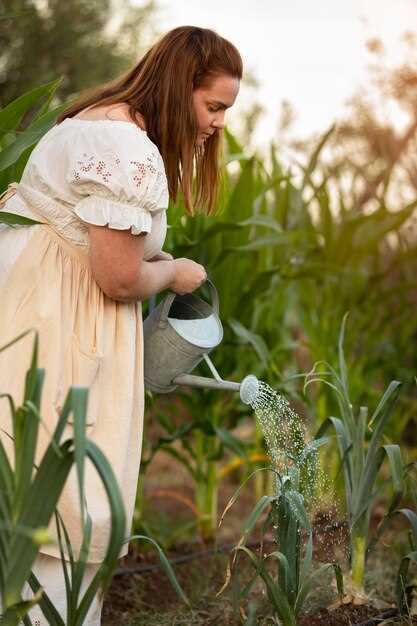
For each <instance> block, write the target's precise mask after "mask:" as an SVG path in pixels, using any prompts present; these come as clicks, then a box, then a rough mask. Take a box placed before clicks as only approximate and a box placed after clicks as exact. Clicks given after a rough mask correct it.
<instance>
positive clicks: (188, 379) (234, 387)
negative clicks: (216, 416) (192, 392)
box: [172, 374, 259, 404]
mask: <svg viewBox="0 0 417 626" xmlns="http://www.w3.org/2000/svg"><path fill="white" fill-rule="evenodd" d="M172 382H173V383H174V384H175V385H185V386H188V387H203V388H204V389H218V390H220V391H238V392H239V394H240V399H241V400H242V402H243V403H244V404H252V403H253V402H254V401H255V399H256V397H257V395H258V392H259V381H258V379H257V378H256V376H253V374H249V376H246V377H245V378H244V379H243V380H242V382H241V383H236V382H233V381H230V380H216V379H213V378H206V377H204V376H194V374H180V375H179V376H176V377H175V378H174V380H173V381H172Z"/></svg>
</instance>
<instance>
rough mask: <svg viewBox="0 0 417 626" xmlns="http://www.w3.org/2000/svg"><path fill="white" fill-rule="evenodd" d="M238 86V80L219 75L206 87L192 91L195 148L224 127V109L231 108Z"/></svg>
mask: <svg viewBox="0 0 417 626" xmlns="http://www.w3.org/2000/svg"><path fill="white" fill-rule="evenodd" d="M239 86H240V82H239V79H238V78H232V77H231V76H229V75H227V74H220V75H219V76H216V77H215V78H213V79H212V80H211V82H210V84H209V85H208V86H206V87H199V88H198V89H195V90H194V92H193V104H194V111H195V114H196V118H197V124H198V135H197V141H196V145H197V146H201V145H203V144H204V142H205V140H206V139H208V137H209V136H210V135H212V134H213V133H215V132H216V131H217V130H218V129H219V128H223V127H224V124H225V122H224V116H225V112H226V109H228V108H229V107H231V106H233V104H234V102H235V100H236V96H237V94H238V92H239Z"/></svg>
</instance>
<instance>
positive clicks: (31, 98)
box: [0, 79, 61, 138]
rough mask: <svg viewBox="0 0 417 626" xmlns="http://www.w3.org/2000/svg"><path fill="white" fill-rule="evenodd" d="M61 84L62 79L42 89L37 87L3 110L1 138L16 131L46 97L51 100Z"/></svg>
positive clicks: (1, 113)
mask: <svg viewBox="0 0 417 626" xmlns="http://www.w3.org/2000/svg"><path fill="white" fill-rule="evenodd" d="M60 82H61V79H59V80H54V81H52V82H50V83H47V84H46V85H41V86H40V87H35V88H34V89H32V90H31V91H28V92H26V93H24V94H23V95H21V96H19V98H16V100H13V101H12V102H10V103H9V104H8V105H7V106H5V107H4V108H3V109H1V110H0V138H1V137H2V136H3V135H5V134H6V133H9V132H10V131H14V130H16V128H17V127H18V126H19V124H20V122H21V120H22V118H23V116H24V115H25V114H26V113H28V111H30V109H31V108H32V107H34V106H35V105H36V104H38V103H39V102H40V100H42V99H43V98H45V97H47V98H48V100H49V99H50V97H51V96H52V95H53V94H54V93H55V91H56V90H57V88H58V86H59V84H60Z"/></svg>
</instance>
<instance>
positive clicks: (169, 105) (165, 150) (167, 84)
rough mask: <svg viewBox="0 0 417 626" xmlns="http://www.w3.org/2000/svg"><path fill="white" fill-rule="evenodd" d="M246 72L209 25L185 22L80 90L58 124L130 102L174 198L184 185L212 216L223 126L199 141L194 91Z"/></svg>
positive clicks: (192, 201) (190, 200) (191, 203)
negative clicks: (122, 67) (124, 67)
mask: <svg viewBox="0 0 417 626" xmlns="http://www.w3.org/2000/svg"><path fill="white" fill-rule="evenodd" d="M242 72H243V66H242V59H241V56H240V54H239V52H238V50H237V49H236V48H235V46H234V45H233V44H231V43H230V42H229V41H227V40H226V39H223V37H220V36H219V35H218V34H217V33H216V32H214V31H213V30H210V29H208V28H198V27H195V26H180V27H179V28H174V29H173V30H171V31H169V32H168V33H167V34H166V35H164V37H162V39H160V40H159V41H158V42H157V43H156V44H155V45H154V46H152V47H151V48H150V50H148V52H147V53H146V54H145V55H144V56H143V57H142V58H141V59H140V61H139V63H138V64H137V65H136V66H135V67H134V68H133V69H131V70H130V71H128V72H127V73H126V74H124V75H122V76H121V77H119V78H117V79H116V80H114V81H112V82H110V83H107V84H105V85H101V86H99V87H95V88H93V89H91V90H89V91H87V92H84V93H83V94H81V96H80V97H79V98H78V99H77V100H76V101H75V102H74V103H73V104H71V105H70V106H69V107H68V108H67V109H65V111H64V112H63V113H61V115H60V116H59V118H58V123H59V122H62V120H64V119H65V118H67V117H73V116H74V115H76V114H77V113H79V112H80V111H82V110H83V109H85V108H87V107H91V106H100V105H110V104H117V103H120V102H126V103H128V104H129V114H130V117H131V118H132V121H133V122H135V123H137V119H138V118H137V114H138V113H139V114H140V115H141V116H142V117H143V119H144V120H145V124H146V132H147V134H148V137H149V138H150V139H151V141H153V142H154V143H155V144H156V145H157V146H158V149H159V151H160V153H161V156H162V158H163V161H164V165H165V172H166V175H167V179H168V188H169V193H170V196H171V198H172V199H173V201H174V202H175V201H176V199H177V194H178V188H179V187H180V188H181V190H182V192H183V196H184V203H185V207H186V209H187V211H188V212H189V213H190V214H193V213H194V207H195V206H197V207H199V208H200V209H201V210H204V211H205V212H206V213H208V214H210V213H212V212H213V211H214V210H215V206H216V201H217V193H218V188H219V159H220V150H221V142H222V134H223V133H222V132H221V131H220V130H219V129H218V130H217V131H216V132H215V133H213V135H212V136H211V137H209V138H207V140H206V141H205V142H204V146H196V145H195V142H196V138H197V131H198V127H197V119H196V116H195V113H194V108H193V98H192V95H193V91H194V89H197V88H198V87H202V86H209V85H210V81H211V80H212V79H213V78H215V77H216V76H218V75H219V74H227V75H229V76H231V77H233V78H238V79H239V80H240V79H241V78H242ZM194 174H195V190H194V194H193V192H192V186H193V176H194ZM193 196H194V197H193Z"/></svg>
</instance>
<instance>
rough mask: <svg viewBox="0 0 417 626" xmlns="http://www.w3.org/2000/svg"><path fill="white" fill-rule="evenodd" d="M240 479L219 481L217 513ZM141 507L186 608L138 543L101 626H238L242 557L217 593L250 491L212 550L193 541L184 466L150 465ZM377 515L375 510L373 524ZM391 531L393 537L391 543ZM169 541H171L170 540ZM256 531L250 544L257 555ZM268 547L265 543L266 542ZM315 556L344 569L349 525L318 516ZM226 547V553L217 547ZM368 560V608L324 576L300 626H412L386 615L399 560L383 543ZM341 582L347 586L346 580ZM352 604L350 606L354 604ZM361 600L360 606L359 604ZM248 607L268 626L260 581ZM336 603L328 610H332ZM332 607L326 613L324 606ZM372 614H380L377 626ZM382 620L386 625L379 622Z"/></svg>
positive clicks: (246, 574) (244, 610)
mask: <svg viewBox="0 0 417 626" xmlns="http://www.w3.org/2000/svg"><path fill="white" fill-rule="evenodd" d="M238 484H239V482H238V479H233V477H232V478H231V479H230V480H229V479H228V480H225V481H223V483H222V484H221V488H220V493H219V511H220V512H221V511H222V510H223V508H224V506H225V505H226V503H227V501H228V499H229V498H230V497H231V495H232V494H233V493H234V491H235V489H236V488H237V485H238ZM145 485H146V489H145V496H146V499H145V501H146V509H145V512H144V520H145V521H146V523H147V524H148V526H149V528H151V529H152V531H153V532H154V533H155V535H156V536H158V537H159V539H160V541H161V542H165V547H166V554H167V556H168V557H169V559H170V561H171V563H172V564H173V567H174V570H175V574H176V576H177V578H178V581H179V583H180V585H181V586H182V588H183V589H184V591H185V593H186V594H187V596H188V598H189V600H190V602H191V607H192V608H191V609H189V608H187V607H186V606H185V605H184V603H182V602H181V601H180V600H179V598H178V596H177V595H176V592H175V591H174V589H173V587H172V585H171V583H170V582H169V580H168V578H167V576H166V574H165V573H164V572H163V571H162V570H161V568H160V567H159V559H158V557H157V555H156V554H155V551H154V550H150V549H149V548H147V547H145V545H144V544H143V543H142V544H135V545H134V544H131V546H130V551H129V555H128V556H127V557H126V558H125V559H123V560H122V561H121V562H120V568H119V570H118V571H117V572H116V575H115V577H114V579H113V582H112V585H111V587H110V589H109V591H108V592H107V594H106V599H105V604H104V611H103V626H115V625H117V626H242V624H244V623H245V619H246V616H247V614H248V611H249V608H248V607H249V604H248V602H246V601H239V600H238V581H240V584H241V585H244V584H245V582H246V581H248V580H249V578H250V575H251V573H253V570H252V569H251V566H250V565H249V564H248V562H247V561H245V560H244V559H240V560H239V563H238V568H237V569H236V571H238V573H239V576H238V577H233V578H232V582H231V583H230V584H229V586H228V588H227V589H226V590H225V591H224V592H223V593H222V594H221V595H218V592H219V590H220V589H221V588H222V586H223V584H224V581H225V578H226V569H227V565H228V562H229V557H230V551H231V548H232V546H233V545H235V543H236V542H237V541H238V539H239V537H240V531H241V529H242V525H243V521H244V520H245V519H246V517H247V516H248V515H249V513H250V511H251V510H252V508H253V506H254V503H255V502H254V496H253V490H251V489H248V490H246V491H243V492H242V497H241V498H240V499H239V500H238V501H237V503H236V505H235V506H234V507H233V508H232V509H231V510H230V512H229V513H228V515H227V517H226V519H225V521H224V523H223V525H222V526H221V527H220V529H219V530H218V532H217V535H216V542H215V544H210V545H206V544H204V543H202V542H201V541H199V540H198V539H196V538H195V537H196V533H195V528H194V527H193V523H194V521H195V519H194V518H195V516H194V514H193V512H192V502H193V491H192V485H191V484H190V482H189V479H188V476H187V474H186V473H185V472H183V470H182V469H181V467H179V466H178V465H177V464H175V463H174V462H173V461H172V460H171V459H169V458H168V457H167V456H165V455H163V454H159V455H158V457H157V458H155V461H153V464H151V465H150V467H149V470H148V473H147V475H146V480H145ZM380 514H381V511H379V510H378V509H377V510H376V511H375V517H374V524H376V523H377V522H378V520H379V518H380ZM394 537H395V531H394V532H393V533H392V539H394ZM173 538H174V539H173ZM258 540H259V536H257V535H256V533H254V534H253V536H251V538H250V541H251V542H252V547H253V549H254V550H257V549H259V545H258V544H257V543H256V542H257V541H258ZM265 541H266V543H265V545H264V547H263V551H264V552H267V551H268V550H269V551H272V549H273V545H274V544H273V537H272V536H268V535H266V536H265ZM268 542H269V543H268ZM314 545H315V554H314V557H315V559H316V560H317V561H318V562H332V561H336V562H338V563H340V564H341V565H342V566H343V568H344V569H346V563H347V561H346V554H347V551H346V546H347V527H346V523H345V521H344V520H343V518H342V517H340V515H338V511H337V509H334V510H332V511H327V512H323V511H318V512H317V513H316V515H315V519H314ZM222 548H223V549H222ZM371 561H372V562H370V567H369V570H370V574H369V576H368V579H367V592H368V597H367V600H366V604H361V605H357V604H355V603H354V602H356V601H357V598H355V596H354V595H353V597H351V601H349V593H348V591H349V590H347V591H346V588H345V591H346V596H345V599H344V603H343V604H341V603H340V602H339V606H336V605H337V604H338V602H337V591H336V587H335V584H334V583H333V581H332V580H331V578H329V579H326V578H324V579H323V580H322V581H321V582H322V584H321V585H319V586H318V587H317V589H315V590H314V592H313V594H312V598H311V599H310V600H309V601H308V602H307V603H306V607H305V611H306V614H304V615H303V616H301V617H300V619H299V621H298V624H299V626H319V625H320V626H345V625H346V626H347V625H357V624H361V625H363V626H365V625H366V626H374V624H381V623H383V625H384V626H387V625H388V624H400V623H408V624H411V623H417V621H411V619H410V618H408V620H407V621H405V622H404V621H403V622H401V621H400V620H399V619H398V618H397V617H395V616H393V617H388V615H387V613H386V612H387V611H388V612H389V611H391V612H393V598H394V575H395V571H396V568H397V567H398V562H399V556H398V554H397V553H396V552H395V550H394V549H391V546H390V539H389V538H388V539H387V538H386V539H385V540H384V543H383V544H381V546H380V548H379V549H378V551H376V552H375V555H374V556H373V557H372V560H371ZM345 584H346V581H345ZM352 600H353V602H352ZM361 601H363V600H361ZM250 603H251V604H253V605H254V606H256V620H257V621H254V622H253V624H254V625H255V624H256V625H257V626H267V625H269V626H272V625H273V624H277V623H278V622H276V621H274V619H273V616H272V612H271V607H270V605H269V603H268V601H267V598H266V596H265V593H264V590H263V585H262V583H260V582H258V583H256V584H255V586H254V588H253V590H252V592H251V597H250ZM332 605H333V607H332ZM329 606H330V607H331V609H330V610H327V609H326V607H329ZM375 616H379V619H378V620H377V621H376V620H375V619H372V618H374V617H375ZM383 617H385V619H384V620H383V622H382V621H381V620H382V618H383Z"/></svg>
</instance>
